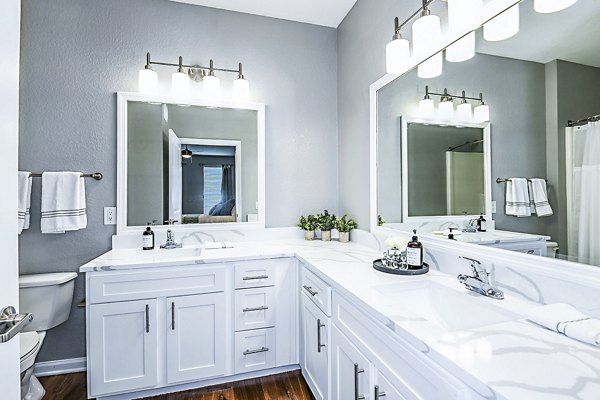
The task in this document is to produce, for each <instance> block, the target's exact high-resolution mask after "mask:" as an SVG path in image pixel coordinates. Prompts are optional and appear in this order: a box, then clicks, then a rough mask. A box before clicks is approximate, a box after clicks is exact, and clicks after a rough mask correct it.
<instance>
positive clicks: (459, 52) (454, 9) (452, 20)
mask: <svg viewBox="0 0 600 400" xmlns="http://www.w3.org/2000/svg"><path fill="white" fill-rule="evenodd" d="M482 8H483V3H482V0H448V23H449V25H450V29H451V30H453V31H462V30H464V29H465V28H472V27H473V24H474V23H475V21H476V19H477V17H478V16H479V15H480V14H481V10H482ZM474 56H475V32H471V33H469V34H467V35H466V36H465V37H463V38H462V39H459V40H458V41H457V42H455V43H453V44H451V45H450V46H448V48H446V60H448V61H450V62H462V61H467V60H469V59H471V58H473V57H474Z"/></svg>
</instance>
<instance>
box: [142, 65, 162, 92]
mask: <svg viewBox="0 0 600 400" xmlns="http://www.w3.org/2000/svg"><path fill="white" fill-rule="evenodd" d="M138 90H139V91H140V93H148V94H150V93H157V92H158V74H157V73H156V71H153V70H151V69H150V68H144V69H140V72H139V73H138Z"/></svg>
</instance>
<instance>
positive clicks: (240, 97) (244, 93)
mask: <svg viewBox="0 0 600 400" xmlns="http://www.w3.org/2000/svg"><path fill="white" fill-rule="evenodd" d="M233 98H234V99H235V100H237V101H248V100H249V99H250V84H249V83H248V81H247V80H245V79H244V78H238V79H236V80H235V81H233Z"/></svg>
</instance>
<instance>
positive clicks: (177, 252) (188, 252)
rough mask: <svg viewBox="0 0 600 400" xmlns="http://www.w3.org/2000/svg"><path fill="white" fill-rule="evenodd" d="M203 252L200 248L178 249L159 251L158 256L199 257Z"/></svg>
mask: <svg viewBox="0 0 600 400" xmlns="http://www.w3.org/2000/svg"><path fill="white" fill-rule="evenodd" d="M203 250H204V249H203V248H202V247H180V248H176V249H160V254H162V255H163V256H170V257H177V258H188V257H200V256H202V253H203Z"/></svg>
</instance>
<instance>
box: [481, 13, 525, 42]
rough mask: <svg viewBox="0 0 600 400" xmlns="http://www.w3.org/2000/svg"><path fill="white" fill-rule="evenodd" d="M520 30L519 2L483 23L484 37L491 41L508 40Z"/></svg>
mask: <svg viewBox="0 0 600 400" xmlns="http://www.w3.org/2000/svg"><path fill="white" fill-rule="evenodd" d="M518 32H519V4H518V3H517V4H515V5H514V6H512V7H511V8H509V9H508V10H506V11H504V12H503V13H502V14H499V15H497V16H496V17H495V18H494V19H492V20H491V21H489V22H487V23H485V24H484V25H483V38H484V39H485V40H487V41H490V42H498V41H500V40H506V39H509V38H511V37H513V36H514V35H516V34H517V33H518Z"/></svg>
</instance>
